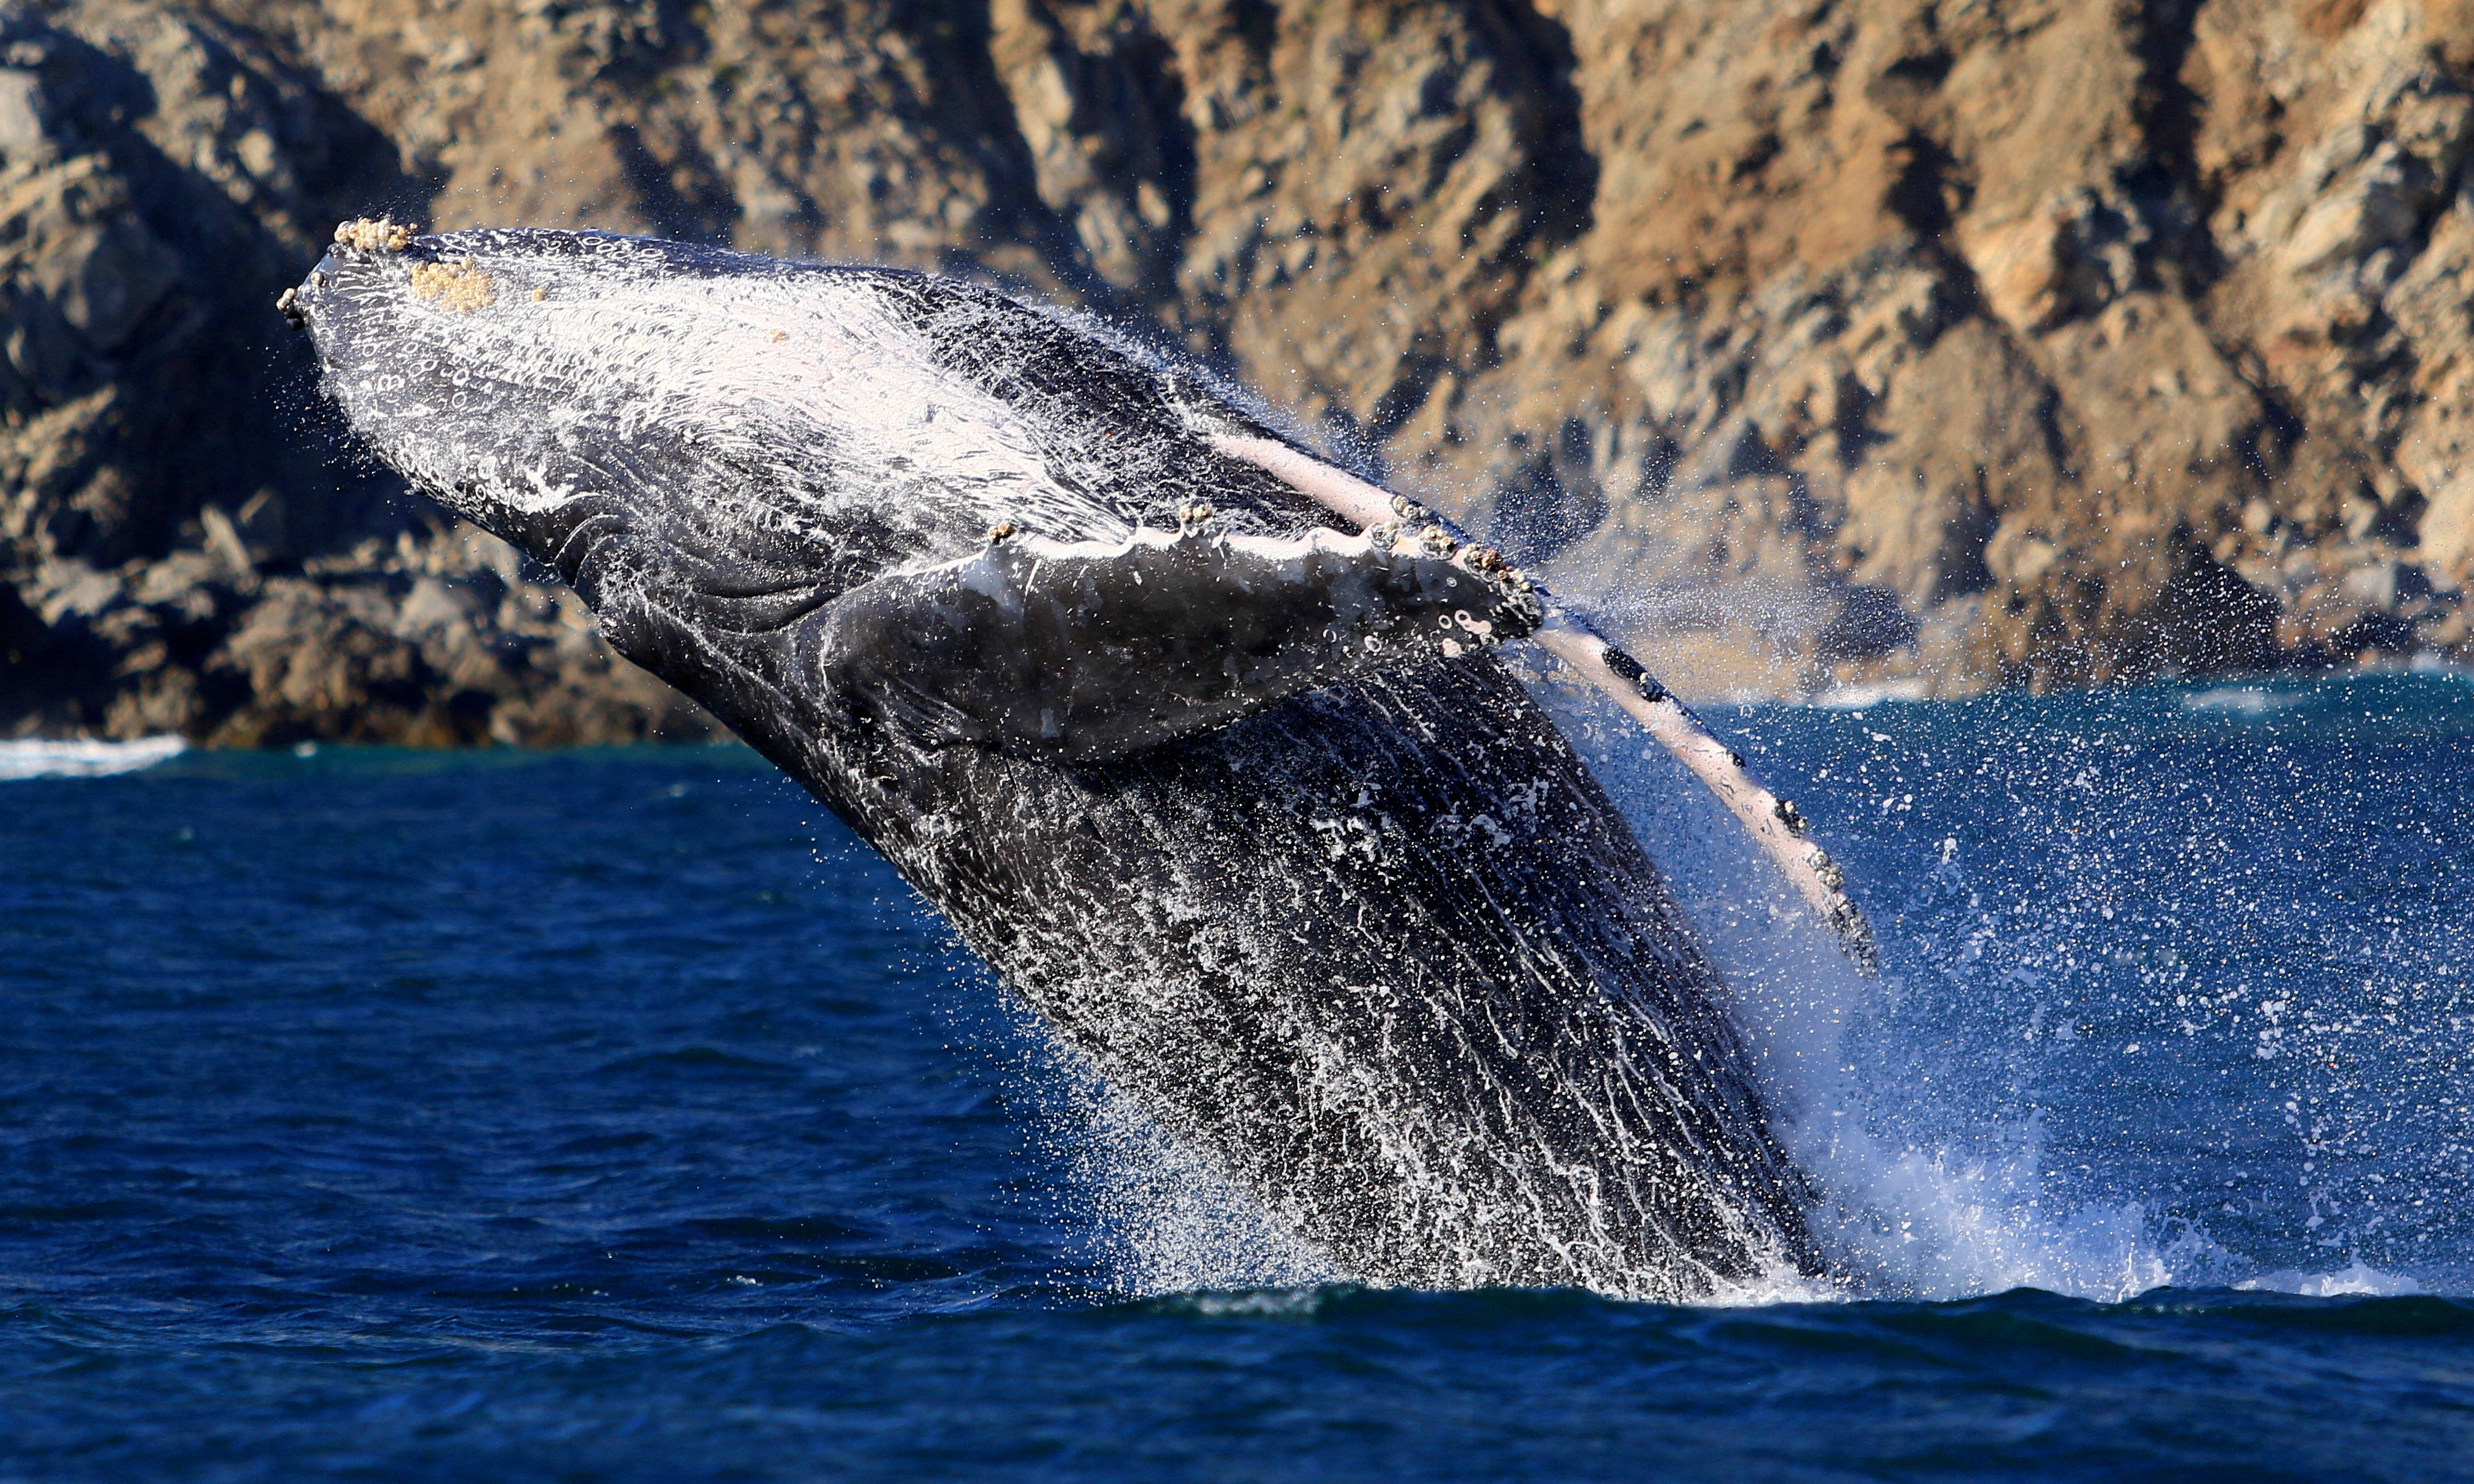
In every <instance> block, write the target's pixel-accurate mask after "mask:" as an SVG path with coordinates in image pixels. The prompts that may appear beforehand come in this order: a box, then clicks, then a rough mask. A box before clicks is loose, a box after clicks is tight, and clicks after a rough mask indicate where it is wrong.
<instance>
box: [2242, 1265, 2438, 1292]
mask: <svg viewBox="0 0 2474 1484" xmlns="http://www.w3.org/2000/svg"><path fill="white" fill-rule="evenodd" d="M2234 1286H2235V1287H2237V1288H2240V1289H2244V1290H2245V1291H2248V1292H2252V1293H2292V1294H2299V1295H2301V1296H2302V1297H2304V1298H2307V1299H2342V1298H2381V1299H2386V1298H2394V1297H2396V1296H2397V1295H2399V1294H2408V1293H2420V1292H2422V1291H2423V1290H2422V1285H2421V1284H2420V1283H2417V1282H2415V1281H2413V1279H2411V1278H2406V1277H2403V1276H2401V1275H2399V1274H2395V1273H2383V1272H2381V1271H2380V1270H2379V1269H2377V1268H2375V1267H2372V1266H2371V1265H2370V1264H2369V1263H2367V1262H2365V1261H2364V1260H2363V1259H2362V1258H2360V1257H2356V1258H2354V1259H2353V1261H2352V1262H2351V1263H2350V1264H2348V1265H2347V1266H2345V1267H2342V1268H2340V1269H2338V1270H2337V1271H2336V1272H2334V1273H2302V1272H2296V1271H2292V1270H2290V1269H2289V1270H2286V1271H2283V1272H2276V1273H2265V1274H2262V1275H2261V1276H2259V1277H2257V1278H2253V1279H2248V1280H2246V1281H2243V1282H2239V1283H2236V1284H2234Z"/></svg>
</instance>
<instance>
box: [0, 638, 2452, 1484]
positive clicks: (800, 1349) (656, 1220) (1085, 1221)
mask: <svg viewBox="0 0 2474 1484" xmlns="http://www.w3.org/2000/svg"><path fill="white" fill-rule="evenodd" d="M1565 704H1566V720H1567V724H1568V725H1569V726H1570V727H1571V728H1572V730H1573V731H1574V733H1575V735H1576V736H1577V737H1579V738H1580V739H1581V741H1582V742H1583V744H1584V746H1585V749H1586V750H1588V751H1589V753H1590V754H1591V755H1592V756H1593V758H1594V759H1595V760H1596V762H1597V765H1598V767H1599V768H1600V770H1601V772H1602V775H1603V776H1604V777H1605V778H1607V780H1608V781H1609V783H1610V786H1611V787H1613V789H1614V790H1615V791H1616V793H1617V795H1618V797H1619V798H1620V799H1621V800H1622V801H1623V802H1625V804H1626V807H1627V809H1628V810H1629V811H1630V812H1631V813H1632V814H1633V816H1634V818H1635V819H1636V821H1637V824H1638V825H1639V826H1640V828H1641V829H1642V831H1643V833H1644V836H1645V838H1647V839H1648V840H1649V841H1650V842H1651V844H1652V846H1653V849H1654V850H1656V851H1657V852H1658V853H1659V855H1660V856H1661V860H1662V861H1664V862H1665V863H1666V864H1667V865H1668V866H1669V867H1670V869H1671V871H1672V872H1673V874H1674V875H1675V878H1676V880H1677V882H1678V884H1679V886H1680V888H1681V890H1682V891H1683V894H1684V896H1685V897H1686V900H1687V902H1688V903H1689V906H1690V910H1691V911H1692V912H1693V913H1694V915H1695V917H1696V919H1697V920H1698V921H1699V922H1701V924H1702V926H1703V928H1704V930H1705V932H1706V933H1707V935H1708V936H1709V937H1710V941H1711V943H1712V944H1713V945H1714V951H1715V952H1716V954H1717V956H1718V957H1719V958H1720V960H1721V961H1722V962H1723V963H1724V964H1725V965H1726V967H1727V968H1728V970H1729V972H1730V974H1731V976H1732V978H1733V982H1734V989H1735V993H1737V994H1738V996H1739V999H1740V1005H1739V1013H1740V1014H1741V1016H1742V1017H1743V1019H1744V1021H1745V1023H1746V1025H1747V1027H1748V1033H1749V1034H1750V1036H1751V1039H1752V1041H1753V1042H1754V1044H1755V1046H1756V1048H1757V1049H1758V1054H1759V1055H1760V1057H1761V1058H1762V1063H1763V1065H1764V1067H1765V1074H1766V1075H1767V1076H1769V1077H1770V1079H1771V1081H1772V1091H1773V1096H1774V1099H1775V1100H1776V1101H1777V1103H1778V1105H1779V1107H1780V1109H1781V1111H1782V1114H1783V1119H1784V1124H1785V1127H1784V1132H1785V1137H1786V1138H1787V1141H1788V1142H1789V1144H1790V1145H1791V1146H1792V1147H1793V1148H1794V1149H1795V1151H1796V1152H1797V1154H1798V1155H1799V1157H1800V1158H1801V1159H1802V1160H1803V1161H1804V1162H1805V1164H1806V1166H1807V1168H1808V1169H1809V1170H1811V1171H1812V1172H1813V1174H1814V1176H1815V1178H1816V1180H1817V1181H1818V1182H1819V1183H1820V1185H1822V1187H1823V1188H1824V1190H1825V1191H1826V1193H1827V1195H1828V1202H1829V1204H1828V1206H1827V1207H1826V1209H1825V1210H1824V1212H1823V1216H1822V1227H1823V1229H1824V1231H1825V1232H1827V1233H1829V1237H1830V1241H1831V1244H1832V1248H1833V1251H1834V1252H1835V1253H1836V1255H1837V1257H1838V1262H1839V1266H1840V1274H1839V1277H1838V1278H1837V1279H1836V1280H1834V1281H1831V1282H1829V1283H1822V1284H1814V1283H1803V1284H1798V1283H1793V1282H1786V1281H1781V1282H1779V1283H1776V1284H1772V1285H1769V1286H1767V1287H1763V1288H1759V1289H1755V1290H1748V1291H1746V1292H1744V1293H1742V1294H1739V1295H1734V1296H1733V1298H1734V1302H1732V1303H1729V1304H1719V1305H1713V1306H1710V1307H1703V1308H1682V1307H1661V1306H1656V1305H1647V1304H1628V1303H1619V1302H1613V1301H1611V1300H1608V1299H1604V1298H1601V1297H1598V1296H1595V1295H1591V1294H1589V1293H1584V1292H1569V1291H1543V1292H1540V1291H1494V1292H1476V1293H1419V1292H1396V1291H1395V1292H1386V1291H1377V1290H1370V1289H1367V1288H1363V1287H1358V1286H1354V1285H1351V1284H1350V1283H1348V1282H1346V1281H1344V1280H1343V1279H1342V1278H1340V1277H1339V1276H1338V1275H1334V1274H1331V1273H1329V1272H1328V1271H1326V1270H1323V1269H1322V1268H1321V1267H1320V1266H1319V1264H1318V1263H1317V1261H1316V1259H1315V1258H1314V1257H1313V1255H1312V1254H1310V1253H1303V1252H1300V1251H1298V1250H1296V1249H1294V1248H1293V1247H1290V1246H1287V1245H1284V1244H1283V1242H1282V1241H1281V1240H1280V1239H1279V1238H1278V1237H1277V1236H1276V1234H1275V1233H1270V1232H1269V1231H1268V1230H1267V1229H1266V1228H1265V1227H1264V1225H1263V1222H1262V1220H1261V1218H1260V1217H1259V1216H1258V1215H1256V1214H1254V1213H1252V1212H1250V1211H1249V1210H1248V1209H1244V1206H1243V1203H1242V1202H1240V1201H1236V1200H1235V1199H1234V1198H1233V1197H1231V1196H1230V1195H1228V1193H1227V1192H1225V1191H1221V1190H1217V1189H1215V1188H1214V1187H1213V1186H1212V1185H1211V1183H1210V1182H1209V1180H1208V1179H1207V1177H1204V1176H1203V1175H1201V1173H1200V1172H1199V1171H1197V1170H1195V1169H1194V1168H1193V1167H1192V1166H1191V1165H1190V1163H1187V1162H1185V1161H1182V1159H1181V1157H1180V1156H1179V1155H1178V1154H1177V1152H1176V1150H1174V1149H1172V1148H1168V1147H1166V1146H1164V1145H1163V1144H1162V1143H1161V1142H1160V1140H1158V1138H1157V1137H1155V1136H1153V1135H1151V1134H1150V1133H1148V1132H1147V1130H1146V1129H1145V1128H1144V1127H1143V1125H1142V1123H1141V1120H1140V1118H1139V1116H1138V1115H1135V1114H1133V1113H1130V1112H1128V1110H1126V1109H1124V1108H1123V1107H1121V1106H1118V1105H1117V1104H1115V1103H1114V1102H1113V1101H1112V1100H1111V1098H1110V1096H1109V1094H1108V1093H1107V1091H1106V1089H1104V1088H1102V1087H1098V1086H1096V1085H1095V1084H1094V1083H1093V1082H1092V1081H1091V1079H1090V1078H1088V1077H1087V1076H1086V1075H1083V1074H1081V1073H1079V1071H1078V1070H1077V1069H1076V1068H1075V1067H1074V1066H1073V1065H1071V1063H1070V1061H1069V1060H1068V1059H1066V1058H1064V1057H1061V1056H1060V1055H1059V1054H1058V1053H1056V1052H1055V1050H1054V1049H1053V1048H1051V1046H1050V1045H1049V1044H1048V1042H1047V1041H1045V1039H1044V1037H1043V1036H1042V1035H1041V1033H1040V1032H1039V1030H1038V1028H1037V1027H1036V1025H1034V1024H1030V1023H1026V1021H1025V1020H1024V1019H1023V1018H1022V1017H1020V1016H1019V1015H1018V1014H1017V1013H1016V1012H1015V1011H1014V1010H1013V1009H1012V1008H1011V1007H1009V1006H1008V1004H1007V1001H1006V999H1005V997H1004V996H1003V994H1002V993H1001V992H1000V991H999V989H998V988H997V987H996V986H995V985H994V984H993V983H992V982H991V981H990V979H989V978H988V977H987V975H986V974H985V973H984V972H983V971H982V970H981V969H979V968H978V967H977V966H976V965H975V964H974V963H973V962H972V961H970V960H969V958H968V957H967V955H965V954H963V953H962V952H961V951H960V950H959V949H958V947H957V946H956V945H955V944H954V942H953V941H952V939H951V938H950V936H949V935H948V934H947V933H946V932H945V930H944V929H943V928H942V927H941V926H940V925H939V924H938V922H936V921H935V919H934V917H933V916H932V915H930V914H928V913H926V912H925V911H923V909H922V908H921V907H920V905H919V904H918V902H917V901H916V900H915V898H912V897H911V896H910V894H909V893H908V892H907V891H906V890H905V888H904V887H903V886H902V885H901V884H900V882H899V881H897V880H896V879H895V877H894V876H893V874H891V872H890V871H889V870H888V869H887V868H886V867H885V865H884V864H883V863H882V862H881V861H879V860H878V859H877V858H876V857H875V856H874V855H873V854H871V853H870V852H869V851H867V850H865V849H864V848H862V847H861V846H859V845H858V844H857V843H856V842H854V841H853V839H852V838H851V837H850V835H849V834H848V832H847V831H846V830H844V829H843V828H842V827H841V826H839V825H838V824H837V823H836V822H834V821H833V820H832V818H831V817H830V816H828V815H826V814H825V813H824V812H823V811H822V810H820V809H819V808H817V807H816V806H815V805H813V803H811V802H808V801H807V800H806V799H805V797H804V796H803V795H801V794H800V793H799V792H798V791H797V790H796V789H794V788H793V787H792V786H791V785H789V784H788V783H787V782H785V781H784V780H783V779H781V778H779V777H777V776H776V775H775V774H774V773H773V772H772V771H771V770H770V769H768V768H767V767H765V766H764V764H763V763H761V762H760V761H758V760H757V759H756V758H755V757H754V756H753V755H752V754H748V753H746V752H744V751H741V750H739V749H735V748H694V749H643V750H635V751H623V752H571V753H543V754H518V753H505V752H491V753H473V754H416V753H403V752H386V751H359V750H337V749H326V750H305V749H304V750H303V753H302V754H299V755H295V754H253V755H236V754H199V753H185V754H175V753H173V752H172V751H171V750H170V749H169V748H167V747H158V748H156V749H155V750H154V751H153V752H152V753H150V754H137V753H114V752H112V751H110V750H109V749H104V750H97V749H92V748H88V749H85V750H82V751H81V750H75V749H70V750H60V749H54V750H50V751H46V750H43V749H40V748H33V747H28V746H26V745H22V744H19V745H12V748H0V779H5V781H0V1480H8V1481H16V1480H28V1481H31V1480H56V1479H59V1480H84V1479H111V1480H148V1479H182V1480H190V1479H202V1480H204V1479H211V1480H223V1479H231V1480H256V1479H267V1480H293V1479H303V1478H371V1479H397V1478H438V1479H456V1480H531V1479H563V1480H564V1479H578V1480H581V1479H645V1480H701V1479H755V1480H773V1479H783V1480H790V1479H839V1478H930V1479H934V1478H1007V1479H1031V1480H1038V1479H1083V1478H1120V1477H1123V1478H1135V1479H1188V1478H1194V1479H1266V1480H1269V1479H1297V1478H1322V1477H1333V1478H1387V1479H1388V1478H1469V1479H1498V1478H1499V1479H1540V1480H1546V1479H1553V1480H1563V1479H1596V1478H1607V1479H1631V1478H1641V1479H1652V1478H1655V1479H1682V1480H1698V1479H1710V1480H1720V1481H1726V1484H1743V1481H1750V1480H1773V1479H1778V1480H1785V1479H1795V1480H1804V1479H1841V1478H1844V1479H1884V1478H1889V1479H1908V1478H1915V1479H1926V1478H1977V1477H2003V1478H2091V1479H2093V1478H2104V1479H2115V1478H2132V1479H2171V1480H2177V1481H2180V1480H2206V1479H2276V1478H2292V1479H2338V1478H2342V1479H2425V1478H2448V1477H2468V1476H2474V1191H2469V1188H2468V1181H2469V1178H2474V1115H2469V1113H2468V1107H2469V1105H2470V1104H2474V1079H2469V1072H2474V865H2470V864H2469V860H2474V682H2469V681H2468V680H2467V679H2466V678H2465V677H2463V676H2462V675H2455V674H2448V673H2423V674H2413V673H2405V674H2389V675H2366V676H2356V677H2350V678H2345V679H2332V680H2319V681H2306V680H2279V681H2273V682H2259V683H2254V684H2218V685H2208V686H2196V685H2195V686H2185V687H2166V688H2155V689H2147V690H2138V691H2117V692H2107V693H2098V694H2094V695H2078V696H2069V697H2061V698H2053V699H2030V698H2025V697H2002V698H1993V699H1984V700H1977V701H1971V702H1965V703H1955V704H1920V703H1907V702H1896V701H1889V700H1883V699H1879V698H1876V699H1874V700H1873V702H1872V704H1870V705H1855V704H1852V702H1851V704H1848V705H1843V706H1838V707H1835V708H1832V707H1827V706H1824V707H1805V708H1789V707H1775V706H1773V707H1754V708H1741V709H1739V708H1734V707H1720V708H1715V709H1713V710H1711V711H1710V713H1709V715H1708V719H1709V720H1710V723H1711V724H1712V725H1713V726H1714V727H1715V728H1717V729H1718V730H1720V731H1721V732H1722V733H1724V734H1725V735H1727V736H1728V737H1730V738H1731V739H1732V740H1733V741H1734V744H1735V745H1736V746H1738V747H1739V748H1740V749H1741V750H1742V751H1743V752H1744V753H1745V754H1746V755H1747V756H1748V757H1750V758H1751V759H1752V760H1753V762H1754V763H1755V765H1756V766H1757V767H1758V769H1760V770H1761V771H1763V772H1764V773H1765V774H1766V775H1767V776H1768V777H1769V778H1771V779H1773V780H1774V781H1776V782H1777V783H1778V784H1780V785H1781V787H1782V788H1783V791H1785V792H1788V793H1790V794H1791V795H1792V796H1793V797H1794V798H1795V799H1796V801H1797V802H1799V804H1800V805H1801V806H1802V808H1803V810H1804V812H1805V813H1806V814H1807V816H1809V817H1810V818H1811V819H1812V821H1813V824H1814V828H1815V832H1816V833H1817V834H1818V835H1819V836H1820V837H1821V838H1823V839H1825V840H1826V841H1828V842H1830V843H1831V846H1832V847H1833V849H1834V850H1836V852H1837V853H1838V854H1839V856H1840V857H1841V858H1842V860H1843V861H1844V862H1845V863H1846V865H1847V867H1848V870H1849V874H1850V876H1851V877H1852V879H1853V882H1854V885H1855V889H1856V894H1857V896H1858V898H1860V899H1861V900H1862V901H1863V903H1864V904H1865V906H1866V908H1867V909H1868V911H1870V913H1871V914H1872V916H1873V919H1874V921H1875V923H1876V924H1877V926H1878V927H1879V929H1880V934H1881V937H1882V940H1883V945H1884V948H1885V951H1886V959H1887V966H1888V967H1887V970H1886V972H1885V973H1884V974H1883V975H1882V977H1881V978H1880V979H1879V980H1876V981H1870V982H1867V981H1863V980H1859V979H1857V978H1856V977H1855V976H1854V975H1853V974H1852V973H1849V972H1847V971H1846V970H1845V969H1843V968H1842V967H1840V966H1839V965H1838V964H1837V963H1836V962H1835V961H1834V960H1833V959H1832V958H1831V956H1830V954H1829V952H1828V950H1827V947H1826V945H1817V944H1816V943H1815V942H1814V935H1812V934H1811V933H1810V932H1809V931H1807V929H1806V928H1805V927H1804V926H1803V924H1802V923H1801V922H1800V920H1798V919H1796V918H1795V916H1794V914H1793V912H1792V911H1791V909H1790V908H1789V907H1787V906H1786V905H1785V904H1783V903H1782V902H1781V901H1779V900H1778V899H1776V898H1775V896H1774V894H1773V893H1772V892H1771V891H1770V889H1769V887H1768V886H1767V884H1766V883H1765V882H1764V881H1763V880H1762V879H1761V878H1760V877H1759V875H1758V870H1757V869H1756V868H1755V867H1753V866H1752V865H1750V864H1749V863H1748V861H1747V860H1746V859H1745V858H1744V857H1743V855H1742V852H1741V850H1740V849H1739V848H1738V847H1736V846H1735V844H1734V841H1733V838H1732V836H1731V833H1730V831H1729V828H1728V827H1727V826H1725V824H1724V821H1723V819H1721V818H1719V817H1718V816H1716V815H1715V813H1714V811H1713V810H1712V809H1711V808H1710V806H1709V805H1708V804H1707V803H1706V802H1701V801H1700V800H1699V798H1698V796H1697V795H1696V794H1694V793H1693V792H1692V791H1691V789H1690V788H1689V786H1688V785H1686V784H1684V783H1683V782H1682V781H1681V779H1680V778H1679V776H1677V775H1676V774H1675V773H1674V771H1673V770H1672V769H1671V768H1669V767H1668V766H1667V765H1665V764H1663V763H1661V762H1660V761H1659V760H1657V759H1656V758H1654V757H1644V756H1642V755H1641V753H1640V749H1639V746H1638V743H1639V739H1638V738H1637V736H1634V735H1631V734H1629V733H1627V732H1625V731H1624V730H1621V729H1620V728H1616V727H1613V726H1612V725H1609V724H1608V720H1607V718H1605V717H1604V716H1600V715H1596V714H1594V713H1592V712H1591V711H1590V710H1589V706H1588V705H1587V704H1585V703H1582V702H1578V701H1572V700H1569V698H1566V703H1565ZM115 770H119V771H115Z"/></svg>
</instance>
